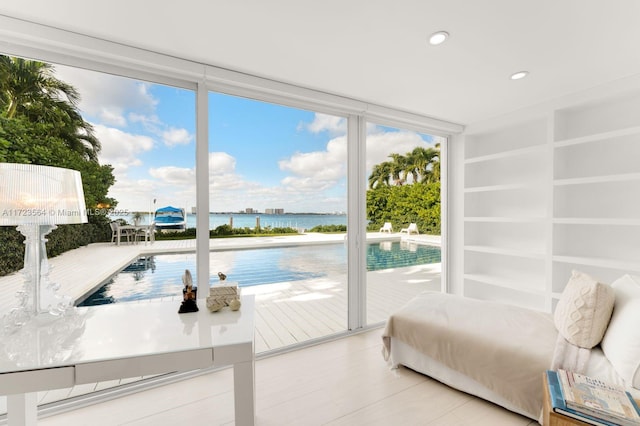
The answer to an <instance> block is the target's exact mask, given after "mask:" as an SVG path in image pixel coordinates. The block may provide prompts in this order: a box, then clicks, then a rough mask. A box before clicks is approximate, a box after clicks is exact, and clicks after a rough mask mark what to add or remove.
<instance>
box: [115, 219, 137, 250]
mask: <svg viewBox="0 0 640 426" xmlns="http://www.w3.org/2000/svg"><path fill="white" fill-rule="evenodd" d="M109 226H110V227H111V242H112V243H116V244H117V245H120V238H121V237H122V236H125V237H127V242H128V243H130V242H131V237H132V236H133V232H132V230H131V229H128V228H123V226H122V225H120V224H118V222H111V223H109Z"/></svg>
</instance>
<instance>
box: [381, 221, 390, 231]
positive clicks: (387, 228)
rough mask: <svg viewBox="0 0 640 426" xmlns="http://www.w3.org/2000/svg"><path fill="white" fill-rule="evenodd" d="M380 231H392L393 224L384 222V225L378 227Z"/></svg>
mask: <svg viewBox="0 0 640 426" xmlns="http://www.w3.org/2000/svg"><path fill="white" fill-rule="evenodd" d="M380 232H388V233H392V232H393V226H392V225H391V222H385V223H384V225H383V226H382V228H380Z"/></svg>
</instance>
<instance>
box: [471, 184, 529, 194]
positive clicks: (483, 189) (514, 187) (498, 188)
mask: <svg viewBox="0 0 640 426" xmlns="http://www.w3.org/2000/svg"><path fill="white" fill-rule="evenodd" d="M534 187H535V185H532V184H526V183H509V184H504V185H488V186H475V187H467V188H465V189H464V192H465V193H466V194H468V193H472V192H494V191H513V190H519V189H527V188H534Z"/></svg>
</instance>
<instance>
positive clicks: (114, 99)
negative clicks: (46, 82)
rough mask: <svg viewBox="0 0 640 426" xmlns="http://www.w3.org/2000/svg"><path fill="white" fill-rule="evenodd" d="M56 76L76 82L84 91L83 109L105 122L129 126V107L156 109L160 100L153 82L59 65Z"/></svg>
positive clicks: (84, 111)
mask: <svg viewBox="0 0 640 426" xmlns="http://www.w3.org/2000/svg"><path fill="white" fill-rule="evenodd" d="M55 69H56V76H57V77H58V78H59V79H61V80H63V81H65V82H67V83H70V84H72V85H73V86H74V87H75V88H76V89H77V90H78V92H79V93H80V94H81V100H80V105H79V107H80V110H81V111H82V112H83V113H86V114H89V115H90V116H92V117H95V118H98V119H100V120H101V122H102V123H103V124H107V125H111V126H118V127H121V128H122V127H125V126H126V124H127V121H126V118H125V114H126V111H131V110H135V111H149V112H152V111H153V110H154V109H155V107H156V105H157V103H158V100H157V99H155V98H154V97H153V95H151V93H149V86H150V85H149V83H144V82H141V81H138V80H134V79H130V78H126V77H121V76H115V75H111V74H106V73H100V72H95V71H88V70H84V69H82V68H72V67H66V66H62V65H56V66H55Z"/></svg>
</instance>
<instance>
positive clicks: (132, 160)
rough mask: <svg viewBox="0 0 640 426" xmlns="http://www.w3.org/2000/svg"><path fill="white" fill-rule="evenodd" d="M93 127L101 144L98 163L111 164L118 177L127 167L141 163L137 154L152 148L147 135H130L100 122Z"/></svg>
mask: <svg viewBox="0 0 640 426" xmlns="http://www.w3.org/2000/svg"><path fill="white" fill-rule="evenodd" d="M93 127H94V130H95V135H96V137H97V138H98V140H100V143H101V144H102V150H101V151H100V154H99V159H100V163H101V164H111V165H112V166H113V168H114V169H115V174H116V175H117V176H118V177H119V174H121V173H123V172H124V171H126V170H127V169H128V168H129V167H132V166H139V165H141V164H142V162H141V161H140V159H139V158H138V156H139V154H141V153H143V152H145V151H149V150H151V149H152V148H153V139H151V138H150V137H148V136H143V135H132V134H130V133H126V132H123V131H122V130H119V129H116V128H113V127H106V126H103V125H101V124H94V126H93Z"/></svg>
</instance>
